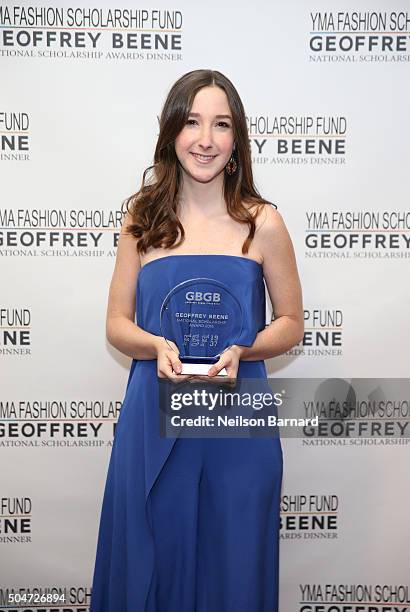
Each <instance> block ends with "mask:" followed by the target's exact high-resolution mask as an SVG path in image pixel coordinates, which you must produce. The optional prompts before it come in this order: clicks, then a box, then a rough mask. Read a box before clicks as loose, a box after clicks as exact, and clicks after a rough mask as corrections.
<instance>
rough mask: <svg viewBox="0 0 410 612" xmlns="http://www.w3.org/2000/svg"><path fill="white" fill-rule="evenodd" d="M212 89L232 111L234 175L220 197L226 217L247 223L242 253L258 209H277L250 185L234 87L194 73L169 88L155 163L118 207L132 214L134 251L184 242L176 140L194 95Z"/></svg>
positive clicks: (212, 74)
mask: <svg viewBox="0 0 410 612" xmlns="http://www.w3.org/2000/svg"><path fill="white" fill-rule="evenodd" d="M212 85H213V86H217V87H220V88H221V89H223V91H224V92H225V93H226V96H227V98H228V104H229V107H230V110H231V113H232V122H233V136H234V142H235V143H236V148H235V151H234V153H233V155H234V157H235V160H236V163H237V170H236V172H235V173H234V174H232V175H229V174H228V173H227V172H226V171H225V172H224V187H223V193H224V199H225V202H226V206H227V212H228V214H229V215H230V216H231V217H232V218H233V219H235V220H236V221H238V222H239V223H247V224H248V226H249V233H248V236H247V238H246V240H245V242H244V243H243V245H242V253H247V252H248V250H249V246H250V243H251V241H252V239H253V237H254V235H255V230H256V223H255V219H256V217H257V215H258V214H259V210H260V207H261V206H262V205H264V204H271V205H273V206H274V207H275V208H277V206H276V205H275V204H272V202H269V201H268V200H265V199H263V198H262V197H261V196H260V194H259V192H258V190H257V189H256V187H255V185H254V182H253V174H252V162H251V152H250V146H249V137H248V130H247V126H246V118H245V110H244V107H243V104H242V101H241V99H240V97H239V94H238V92H237V91H236V89H235V87H234V86H233V84H232V83H231V81H230V80H229V79H228V78H227V77H226V76H224V75H223V74H222V73H221V72H218V71H217V70H192V71H191V72H187V73H186V74H184V75H183V76H182V77H180V78H179V79H178V80H177V81H176V82H175V83H174V85H173V86H172V87H171V89H170V91H169V93H168V96H167V98H166V100H165V103H164V106H163V109H162V112H161V117H160V122H159V136H158V141H157V145H156V148H155V154H154V164H153V165H152V166H149V167H148V168H146V170H145V171H144V173H143V178H142V183H141V187H140V189H139V191H137V192H136V193H134V194H133V195H132V196H130V197H129V198H127V199H126V200H125V201H124V202H123V204H122V207H121V211H122V212H123V213H125V212H127V211H128V212H129V213H130V214H131V216H132V223H131V224H130V225H129V226H128V230H127V231H128V233H130V234H132V235H133V236H135V238H137V251H138V252H141V253H145V252H146V251H147V249H148V248H149V247H151V246H152V247H162V248H175V247H177V246H179V245H180V244H181V243H182V242H183V240H184V237H185V232H184V228H183V226H182V224H181V222H180V220H179V219H178V216H177V213H176V211H177V205H178V196H179V189H180V185H181V168H180V163H179V160H178V157H177V155H176V153H175V147H174V142H175V139H176V137H177V136H178V134H179V133H180V132H181V130H182V129H183V127H184V126H185V124H186V121H187V119H188V116H189V112H190V110H191V107H192V104H193V101H194V98H195V96H196V94H197V93H198V91H199V90H200V89H202V88H203V87H208V86H212ZM151 171H152V175H151ZM149 174H150V175H151V176H150V177H149V182H148V181H147V175H149ZM243 202H246V203H247V204H250V207H249V208H253V207H255V206H256V212H255V213H254V214H252V213H251V212H250V211H249V210H248V208H247V207H245V206H244V204H243ZM124 206H125V208H126V211H124V209H123V208H124ZM178 238H179V240H178Z"/></svg>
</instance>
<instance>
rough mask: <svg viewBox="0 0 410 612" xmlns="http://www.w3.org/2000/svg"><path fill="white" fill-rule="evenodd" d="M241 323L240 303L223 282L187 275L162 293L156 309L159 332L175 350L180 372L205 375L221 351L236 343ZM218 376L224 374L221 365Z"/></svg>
mask: <svg viewBox="0 0 410 612" xmlns="http://www.w3.org/2000/svg"><path fill="white" fill-rule="evenodd" d="M242 325H243V311H242V306H241V303H240V302H239V300H238V298H237V297H236V295H235V294H234V293H233V292H232V290H231V289H230V288H229V287H228V286H227V285H225V284H224V283H222V282H220V281H218V280H215V279H212V278H190V279H188V280H186V281H183V282H182V283H179V284H178V285H176V286H175V287H173V288H172V289H171V291H169V293H168V294H167V295H166V296H165V299H164V301H163V302H162V305H161V310H160V329H161V335H162V336H163V337H164V339H165V341H166V342H167V344H168V345H169V346H170V348H171V349H172V350H175V349H174V347H172V345H171V344H170V342H169V341H172V342H173V343H174V344H175V345H176V346H177V347H178V350H179V359H180V361H181V363H182V372H181V374H191V375H200V376H204V375H205V376H206V375H207V374H208V370H209V368H210V367H211V365H213V364H214V363H216V362H217V361H218V359H219V357H220V355H221V353H222V352H223V351H224V350H225V349H227V348H228V347H229V346H231V345H232V344H236V342H237V340H238V338H239V337H240V334H241V331H242ZM218 376H227V372H226V369H225V368H223V370H221V372H219V373H218Z"/></svg>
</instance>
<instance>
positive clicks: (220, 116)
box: [189, 113, 232, 119]
mask: <svg viewBox="0 0 410 612" xmlns="http://www.w3.org/2000/svg"><path fill="white" fill-rule="evenodd" d="M191 115H192V117H200V116H201V113H189V116H191ZM214 118H215V119H232V117H231V115H215V117H214Z"/></svg>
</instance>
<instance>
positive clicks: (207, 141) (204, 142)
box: [198, 126, 213, 149]
mask: <svg viewBox="0 0 410 612" xmlns="http://www.w3.org/2000/svg"><path fill="white" fill-rule="evenodd" d="M198 143H199V144H200V145H201V146H202V147H204V148H206V149H208V148H209V147H212V144H213V140H212V128H211V127H206V126H203V127H202V128H201V133H200V135H199V141H198Z"/></svg>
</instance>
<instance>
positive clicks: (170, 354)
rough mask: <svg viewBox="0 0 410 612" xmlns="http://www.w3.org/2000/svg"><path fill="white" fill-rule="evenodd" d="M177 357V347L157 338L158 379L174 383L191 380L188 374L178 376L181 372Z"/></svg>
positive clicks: (170, 341)
mask: <svg viewBox="0 0 410 612" xmlns="http://www.w3.org/2000/svg"><path fill="white" fill-rule="evenodd" d="M171 347H172V348H171ZM178 355H179V350H178V347H177V346H176V344H175V343H174V342H172V340H165V338H162V337H161V338H159V340H158V344H157V375H158V378H168V379H169V380H170V381H172V382H174V383H179V382H183V381H186V380H189V379H190V378H191V376H190V375H188V374H178V372H181V370H182V363H181V360H180V359H179V357H178Z"/></svg>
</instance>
